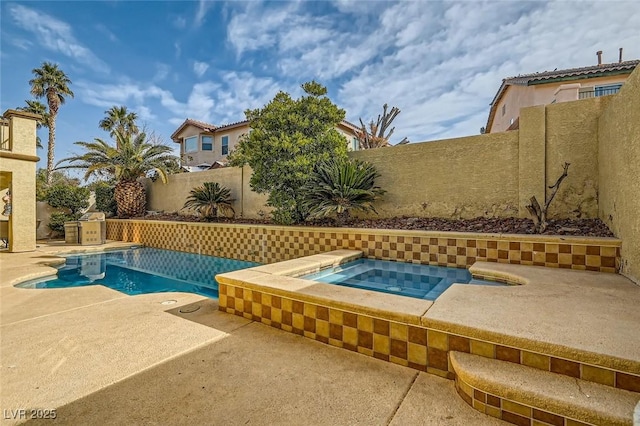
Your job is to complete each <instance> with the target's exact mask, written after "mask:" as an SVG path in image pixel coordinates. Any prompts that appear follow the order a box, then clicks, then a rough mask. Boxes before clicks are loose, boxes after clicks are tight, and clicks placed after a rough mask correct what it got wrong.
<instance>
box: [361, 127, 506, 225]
mask: <svg viewBox="0 0 640 426" xmlns="http://www.w3.org/2000/svg"><path fill="white" fill-rule="evenodd" d="M349 155H350V156H352V157H354V158H359V159H361V160H365V161H369V162H371V163H373V164H374V165H375V167H376V169H377V170H378V172H379V173H380V178H379V180H378V181H377V183H378V185H379V186H381V187H382V188H383V189H385V190H387V191H388V192H387V193H386V194H385V195H384V199H383V200H382V201H381V202H378V203H376V205H375V207H376V210H377V211H378V213H379V217H392V216H400V215H411V216H416V215H417V216H435V217H449V218H471V217H477V216H491V217H494V216H495V217H505V216H514V215H517V213H518V210H517V206H518V132H506V133H505V132H503V133H497V134H488V135H480V136H471V137H466V138H457V139H449V140H442V141H436V142H428V143H414V144H408V145H401V146H395V147H390V148H379V149H372V150H362V151H357V152H352V153H350V154H349Z"/></svg>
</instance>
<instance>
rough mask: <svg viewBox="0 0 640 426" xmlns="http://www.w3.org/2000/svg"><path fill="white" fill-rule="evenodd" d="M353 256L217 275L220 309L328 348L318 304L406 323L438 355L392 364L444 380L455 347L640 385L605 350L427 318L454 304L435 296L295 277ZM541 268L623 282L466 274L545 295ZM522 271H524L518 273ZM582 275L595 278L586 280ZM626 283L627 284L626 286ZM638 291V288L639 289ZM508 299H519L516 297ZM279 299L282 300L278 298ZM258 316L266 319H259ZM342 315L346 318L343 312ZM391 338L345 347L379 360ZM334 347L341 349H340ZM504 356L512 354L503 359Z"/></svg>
mask: <svg viewBox="0 0 640 426" xmlns="http://www.w3.org/2000/svg"><path fill="white" fill-rule="evenodd" d="M360 255H361V252H359V251H356V250H336V251H332V252H328V253H323V254H322V255H315V256H309V257H302V258H298V259H293V260H289V261H284V262H279V263H276V264H270V265H263V266H261V267H257V268H249V269H245V270H242V271H236V272H231V273H226V274H220V275H217V276H216V279H217V281H218V282H219V283H220V289H219V294H220V303H219V306H220V310H222V311H225V312H228V313H233V314H236V315H240V316H244V317H246V318H251V319H253V320H254V321H261V322H263V323H266V324H268V325H273V326H275V327H277V328H281V329H285V330H286V331H293V332H297V333H298V334H303V335H305V336H307V337H310V338H315V339H316V340H320V341H325V340H326V342H325V343H329V344H335V345H336V346H340V347H343V346H344V342H341V343H340V342H337V341H333V342H332V340H336V339H332V338H330V337H329V338H327V336H324V335H322V334H319V333H316V331H317V327H318V325H317V324H321V326H322V327H325V324H324V321H325V320H324V318H319V317H318V316H317V312H318V310H319V309H322V310H323V312H324V308H321V307H327V308H328V309H329V311H331V310H338V311H341V312H348V313H352V314H355V315H358V316H365V317H367V318H365V320H364V321H365V322H368V321H369V319H368V318H369V317H371V318H372V321H374V322H375V321H377V320H376V319H380V320H385V321H391V322H397V323H398V324H394V323H391V327H393V326H396V325H397V326H399V327H400V326H401V327H406V326H408V327H413V328H420V329H421V330H424V334H425V337H426V339H425V341H424V342H422V341H421V340H420V341H418V342H414V343H419V344H424V345H425V346H426V348H425V352H427V351H428V352H429V356H430V357H432V358H433V359H438V358H440V360H439V361H438V362H437V363H436V364H437V365H434V366H433V367H432V366H430V363H428V362H427V361H426V360H425V361H424V366H423V367H425V368H420V367H421V366H420V365H415V363H414V365H410V362H407V360H402V359H401V360H396V361H398V363H400V364H402V365H409V366H413V367H414V368H418V369H421V370H424V371H429V372H432V373H434V374H438V375H441V376H444V377H449V378H452V369H451V366H450V365H449V364H448V362H447V360H446V358H445V359H444V361H443V360H442V358H443V356H445V355H446V354H448V351H449V350H461V351H463V352H469V353H474V354H478V355H481V356H486V357H489V358H497V359H501V357H506V358H509V357H510V356H515V355H513V354H517V360H514V359H512V360H511V361H512V362H516V363H522V364H525V365H529V364H534V365H531V366H534V367H538V368H541V369H546V370H550V369H552V368H553V365H554V364H558V363H572V364H571V365H574V364H575V365H578V364H579V365H578V370H579V371H578V373H577V374H578V376H579V377H580V378H583V379H585V380H589V379H590V378H591V379H592V381H596V382H598V383H600V382H603V381H606V382H610V381H611V380H613V382H612V383H613V385H614V386H617V387H621V388H624V387H623V386H626V385H625V384H624V382H625V381H626V380H630V381H631V382H633V385H631V386H632V387H634V388H635V386H638V384H640V359H627V358H620V357H617V356H613V355H611V354H607V353H606V350H605V351H603V350H602V349H598V348H597V347H596V345H594V346H593V347H590V348H589V350H586V349H585V348H584V347H583V348H580V347H571V346H568V345H563V344H562V340H560V341H556V342H553V339H551V340H544V339H542V340H540V339H532V338H528V337H526V336H522V335H518V334H517V333H516V334H509V333H507V332H505V331H504V330H503V331H496V330H491V329H482V328H478V327H474V324H473V320H471V321H470V322H469V321H466V322H465V321H456V320H449V319H446V318H445V319H444V320H443V319H442V317H438V316H434V315H431V313H430V310H431V309H432V308H433V307H434V304H437V305H438V306H439V308H438V309H437V310H439V311H440V312H441V311H443V310H446V309H443V306H449V305H451V306H454V305H455V303H456V301H455V299H454V298H451V297H448V298H449V299H450V300H446V301H440V299H437V300H436V301H435V302H431V301H427V300H421V299H413V298H410V297H406V296H399V295H393V294H386V293H380V292H374V291H367V290H362V289H355V288H349V287H342V286H337V285H332V284H326V283H320V282H315V281H311V280H305V279H302V278H296V276H300V275H303V274H307V273H312V272H317V271H319V270H320V269H321V265H322V262H320V258H319V257H318V256H323V257H322V259H323V260H325V263H327V264H331V263H332V264H334V265H336V266H337V265H339V264H341V263H345V262H347V261H349V260H352V259H354V258H357V257H359V256H360ZM314 259H315V260H314ZM521 268H522V269H521ZM256 269H259V270H256ZM542 270H546V271H545V272H546V273H553V272H554V271H555V272H557V273H558V274H566V273H577V274H587V275H583V276H584V277H586V278H588V279H592V280H597V279H598V277H604V276H609V279H614V280H618V281H623V282H624V281H627V279H626V278H624V277H621V276H619V275H615V274H607V273H597V272H587V271H572V270H559V269H554V268H544V267H539V266H522V265H509V264H496V263H490V262H477V263H476V264H475V265H474V266H472V267H471V268H470V272H471V273H472V274H473V275H474V277H476V276H477V277H482V278H490V279H494V280H496V279H497V280H499V281H502V282H506V283H509V284H519V285H516V287H527V289H528V290H529V289H533V290H536V291H539V290H542V291H544V288H543V286H541V285H540V284H539V283H538V282H537V281H536V279H535V274H536V273H539V272H541V271H542ZM521 271H524V272H526V273H522V272H521ZM588 274H596V275H590V276H589V275H588ZM598 274H601V275H598ZM532 277H534V278H532ZM630 285H631V286H633V284H632V283H631V284H630ZM455 287H477V286H469V285H466V284H465V285H464V286H463V285H455V284H454V285H453V286H452V287H451V288H449V289H448V290H446V291H445V292H444V293H443V295H447V296H450V295H451V294H454V295H455V294H456V292H459V290H458V289H457V288H456V289H454V288H455ZM633 287H635V286H633ZM452 289H453V290H452ZM514 290H515V289H514ZM637 290H639V291H640V289H637ZM468 291H473V289H469V290H468ZM515 296H516V297H518V295H517V294H516V295H515ZM272 297H273V298H277V300H278V302H277V304H278V305H280V304H281V303H283V301H284V300H285V299H290V300H292V301H293V302H291V303H293V304H295V303H296V301H297V302H299V303H300V304H299V305H298V311H300V312H299V313H298V314H299V315H300V317H299V319H298V321H299V326H298V327H296V326H295V324H291V325H289V324H286V323H284V324H283V323H282V322H281V321H278V320H274V319H272V318H271V317H270V315H271V313H272V312H278V313H277V315H281V313H280V312H279V311H280V310H282V312H285V307H284V306H283V307H280V306H273V305H272V304H271V302H272ZM281 298H282V301H281V300H280V299H281ZM287 303H289V301H287ZM307 305H310V306H309V307H308V310H309V312H306V311H305V310H306V309H307ZM300 306H302V307H300ZM288 308H289V309H292V308H291V306H288ZM301 309H302V311H301ZM434 312H435V311H434ZM265 314H267V315H266V316H265ZM293 314H294V319H293V320H295V311H294V312H293ZM323 315H324V314H323ZM341 315H345V314H344V313H343V314H341ZM278 319H280V317H278ZM300 321H305V323H304V324H303V323H301V322H300ZM313 321H315V323H314V324H316V325H314V324H312V322H313ZM327 321H329V319H327ZM290 322H291V321H290ZM306 322H308V323H309V324H308V328H309V329H313V331H309V330H307V329H306V326H307V324H306ZM274 324H275V325H274ZM331 325H332V323H331V321H329V324H328V326H331ZM338 325H340V324H338ZM383 327H386V329H388V328H389V325H384V326H383ZM356 328H357V330H358V332H360V331H361V327H360V325H359V324H358V325H357V326H356ZM369 328H370V327H369V326H368V325H367V326H365V329H364V331H365V332H367V333H368V332H370V331H373V330H369ZM587 332H588V331H587ZM325 334H326V333H325ZM543 334H544V333H543ZM374 337H375V335H374ZM547 337H548V336H547ZM393 340H394V339H393V338H391V340H390V341H389V342H387V341H386V340H385V342H384V343H381V345H382V346H380V347H381V348H383V349H382V350H381V352H377V351H376V350H375V349H374V348H373V347H372V348H369V347H368V346H367V347H365V348H364V349H362V350H361V348H360V347H359V346H357V345H356V347H355V348H354V347H353V346H354V345H353V342H352V343H350V345H351V347H352V348H351V349H352V350H357V351H358V352H361V353H365V354H368V355H370V356H376V353H377V354H379V355H380V356H382V357H386V358H391V356H390V353H389V352H390V350H389V348H387V346H388V345H389V344H393ZM400 340H402V339H400ZM381 341H382V340H381ZM404 342H405V343H402V344H403V345H407V344H408V343H411V339H407V335H406V334H405V335H404ZM452 342H453V343H452ZM460 342H462V343H460ZM341 344H342V345H343V346H341ZM398 344H399V343H398ZM459 344H461V345H462V349H461V348H460V347H459ZM369 349H371V350H369ZM403 351H405V349H403ZM614 352H615V351H614ZM402 353H404V352H402ZM505 353H506V354H511V355H504V354H505ZM420 356H422V355H420ZM377 357H378V356H377ZM425 357H426V354H425ZM536 357H537V358H536ZM541 357H543V358H541ZM525 358H526V359H525ZM534 358H535V359H538V360H539V359H543V360H546V364H544V365H542V364H539V363H538V365H535V364H536V362H534V361H531V360H532V359H534ZM387 360H390V359H387ZM527 363H529V364H527ZM582 365H585V366H586V367H585V368H584V370H585V371H589V373H588V374H587V373H586V372H585V373H584V374H583V373H582V370H583V368H582ZM594 371H596V372H597V374H595V373H593V372H594ZM582 376H584V377H582ZM595 376H597V377H595ZM605 376H606V379H602V377H605ZM627 376H629V377H627ZM594 377H595V378H594ZM611 377H613V379H611V380H610V378H611ZM598 380H600V381H598ZM618 382H620V386H618ZM606 384H609V383H606Z"/></svg>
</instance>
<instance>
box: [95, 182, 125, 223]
mask: <svg viewBox="0 0 640 426" xmlns="http://www.w3.org/2000/svg"><path fill="white" fill-rule="evenodd" d="M88 186H89V189H90V190H92V191H93V192H94V193H95V195H96V209H97V210H98V211H101V212H104V213H105V214H107V216H112V215H115V214H116V213H117V211H118V205H117V204H116V199H115V183H114V182H111V181H104V180H100V181H97V182H93V183H92V184H90V185H88Z"/></svg>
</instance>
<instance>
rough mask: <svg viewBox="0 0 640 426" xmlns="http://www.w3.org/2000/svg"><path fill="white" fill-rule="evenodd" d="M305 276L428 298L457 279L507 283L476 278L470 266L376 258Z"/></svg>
mask: <svg viewBox="0 0 640 426" xmlns="http://www.w3.org/2000/svg"><path fill="white" fill-rule="evenodd" d="M302 278H305V279H309V280H314V281H320V282H325V283H330V284H338V285H342V286H346V287H354V288H362V289H366V290H373V291H380V292H383V293H392V294H399V295H401V296H409V297H414V298H417V299H427V300H435V299H436V298H437V297H438V296H440V295H441V294H442V293H443V292H444V291H445V290H446V289H448V288H449V287H450V286H451V285H452V284H453V283H457V284H480V285H492V286H502V285H506V284H502V283H498V282H494V281H485V280H476V279H473V277H472V276H471V274H470V273H469V271H468V270H466V269H461V268H446V267H442V266H431V265H419V264H413V263H400V262H393V261H388V260H374V259H358V260H356V261H353V262H348V263H345V264H344V265H340V266H338V267H336V268H328V269H325V270H322V271H320V272H316V273H313V274H309V275H305V276H304V277H302Z"/></svg>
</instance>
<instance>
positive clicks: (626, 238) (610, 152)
mask: <svg viewBox="0 0 640 426" xmlns="http://www.w3.org/2000/svg"><path fill="white" fill-rule="evenodd" d="M598 174H599V188H600V199H599V206H598V211H599V216H600V218H601V219H602V220H603V221H604V222H605V223H606V224H607V225H608V226H609V228H611V230H612V231H613V232H614V233H615V234H616V236H617V237H619V238H621V239H622V250H621V265H620V272H621V273H622V274H624V275H626V276H628V277H630V278H631V279H632V280H634V281H636V282H638V283H640V69H638V68H636V70H635V71H634V72H633V74H631V76H630V77H629V79H628V80H627V81H626V83H625V84H624V85H623V86H622V89H621V90H620V93H618V95H616V96H614V97H613V99H611V101H610V103H609V105H607V107H606V108H605V109H604V111H603V113H602V115H601V116H600V119H599V121H598Z"/></svg>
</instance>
